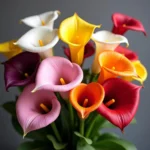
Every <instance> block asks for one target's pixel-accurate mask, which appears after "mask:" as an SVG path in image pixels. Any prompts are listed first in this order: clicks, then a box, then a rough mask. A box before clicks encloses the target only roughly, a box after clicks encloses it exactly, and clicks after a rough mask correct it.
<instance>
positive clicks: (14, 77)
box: [3, 52, 40, 90]
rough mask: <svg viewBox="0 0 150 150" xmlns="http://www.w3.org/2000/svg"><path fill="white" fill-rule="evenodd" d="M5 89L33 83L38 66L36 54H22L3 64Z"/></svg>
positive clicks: (38, 58) (38, 60)
mask: <svg viewBox="0 0 150 150" xmlns="http://www.w3.org/2000/svg"><path fill="white" fill-rule="evenodd" d="M3 64H4V79H5V87H6V90H8V88H9V87H12V86H25V85H27V84H29V83H31V82H34V80H35V76H36V71H37V68H38V66H39V64H40V57H39V55H38V54H34V53H30V52H23V53H20V54H18V55H16V56H15V57H13V58H11V59H9V60H8V61H6V62H4V63H3Z"/></svg>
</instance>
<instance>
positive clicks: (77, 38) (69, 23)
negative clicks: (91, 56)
mask: <svg viewBox="0 0 150 150" xmlns="http://www.w3.org/2000/svg"><path fill="white" fill-rule="evenodd" d="M96 27H99V28H100V25H99V26H98V25H94V24H90V23H88V22H86V21H84V20H83V19H81V18H80V17H79V16H78V15H77V14H76V13H75V14H74V15H73V16H72V17H69V18H67V19H65V20H64V21H62V23H61V24H60V27H59V36H60V38H61V40H62V41H64V42H65V43H67V44H68V45H69V48H70V53H71V61H72V62H75V63H77V64H79V65H81V64H82V61H83V57H84V47H85V45H86V44H87V42H88V41H89V40H90V38H91V36H92V33H93V32H94V30H95V28H96Z"/></svg>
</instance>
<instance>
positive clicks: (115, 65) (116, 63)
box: [98, 51, 137, 83]
mask: <svg viewBox="0 0 150 150" xmlns="http://www.w3.org/2000/svg"><path fill="white" fill-rule="evenodd" d="M99 64H100V67H101V72H100V75H99V78H98V82H99V83H103V82H104V81H105V80H106V79H108V78H114V77H117V76H121V77H122V76H123V77H124V76H125V77H137V73H136V70H135V68H134V66H133V64H132V63H131V61H130V60H128V59H127V58H126V57H125V56H123V55H122V54H119V53H118V52H114V51H106V52H103V53H101V54H100V55H99Z"/></svg>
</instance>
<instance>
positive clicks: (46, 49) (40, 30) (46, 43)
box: [15, 27, 59, 58]
mask: <svg viewBox="0 0 150 150" xmlns="http://www.w3.org/2000/svg"><path fill="white" fill-rule="evenodd" d="M58 40H59V38H58V34H57V29H54V30H50V29H49V28H47V27H37V28H33V29H31V30H29V31H28V32H27V33H25V34H24V35H23V36H22V37H21V38H20V39H19V40H18V41H17V42H16V43H15V45H18V46H19V47H21V48H22V49H24V50H26V51H29V52H33V53H39V54H40V55H41V56H42V58H45V57H49V56H51V51H52V48H53V47H54V46H55V45H56V43H57V42H58Z"/></svg>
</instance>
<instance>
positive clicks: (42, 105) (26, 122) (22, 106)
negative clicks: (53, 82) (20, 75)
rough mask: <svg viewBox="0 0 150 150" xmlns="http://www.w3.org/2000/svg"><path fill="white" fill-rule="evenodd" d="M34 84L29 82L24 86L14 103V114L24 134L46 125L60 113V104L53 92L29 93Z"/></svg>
mask: <svg viewBox="0 0 150 150" xmlns="http://www.w3.org/2000/svg"><path fill="white" fill-rule="evenodd" d="M34 86H35V85H34V84H30V85H28V86H27V87H25V89H24V90H23V92H22V93H21V95H20V96H19V98H18V100H17V103H16V114H17V118H18V121H19V123H20V125H21V127H22V128H23V131H24V136H25V135H26V134H27V133H29V132H31V131H33V130H37V129H41V128H43V127H46V126H48V125H49V124H51V123H52V122H54V121H55V120H56V119H57V117H58V116H59V114H60V109H61V106H60V103H59V102H58V100H57V98H56V96H55V94H54V93H53V92H51V91H47V90H41V91H38V92H36V93H31V90H32V89H33V88H34Z"/></svg>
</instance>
